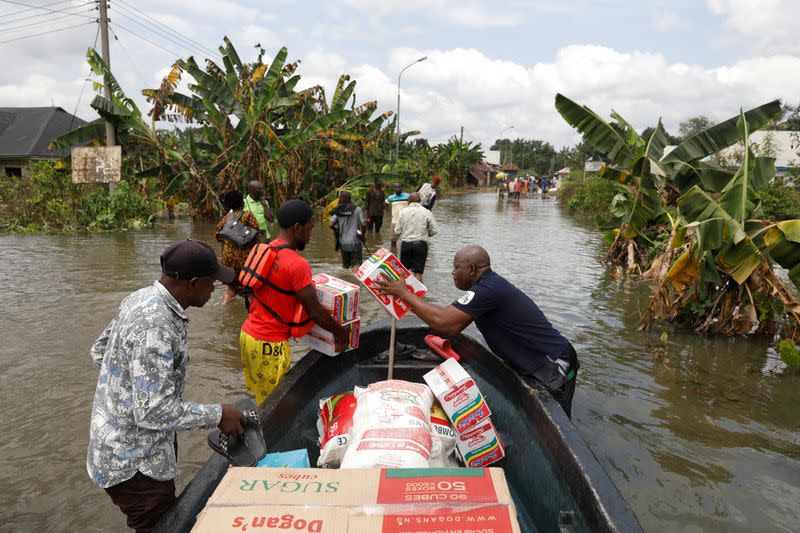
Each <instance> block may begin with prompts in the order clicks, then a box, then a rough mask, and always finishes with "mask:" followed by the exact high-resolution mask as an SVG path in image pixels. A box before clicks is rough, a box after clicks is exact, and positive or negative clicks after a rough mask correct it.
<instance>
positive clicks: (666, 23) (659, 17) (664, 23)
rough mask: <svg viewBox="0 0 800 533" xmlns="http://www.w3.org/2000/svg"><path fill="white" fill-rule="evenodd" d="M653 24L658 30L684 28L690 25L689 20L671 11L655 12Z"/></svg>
mask: <svg viewBox="0 0 800 533" xmlns="http://www.w3.org/2000/svg"><path fill="white" fill-rule="evenodd" d="M653 24H654V26H655V27H656V29H657V30H658V31H670V30H683V29H686V28H688V27H689V22H687V21H686V20H684V19H683V18H682V17H681V16H680V15H679V14H677V13H674V12H669V11H662V12H659V13H656V14H654V15H653Z"/></svg>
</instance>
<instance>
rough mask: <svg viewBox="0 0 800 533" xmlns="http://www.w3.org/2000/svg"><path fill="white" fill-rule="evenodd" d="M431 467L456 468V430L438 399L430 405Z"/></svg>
mask: <svg viewBox="0 0 800 533" xmlns="http://www.w3.org/2000/svg"><path fill="white" fill-rule="evenodd" d="M431 438H432V440H433V445H432V447H431V460H430V465H431V468H456V467H459V466H461V465H460V464H459V462H458V460H457V459H456V432H455V430H453V426H452V425H451V424H450V420H449V419H448V418H447V414H445V412H444V409H442V405H441V404H440V403H439V401H438V400H436V401H434V402H433V406H432V407H431Z"/></svg>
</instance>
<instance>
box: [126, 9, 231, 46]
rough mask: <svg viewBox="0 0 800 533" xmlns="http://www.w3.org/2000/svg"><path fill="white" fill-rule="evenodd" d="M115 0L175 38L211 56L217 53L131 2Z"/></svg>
mask: <svg viewBox="0 0 800 533" xmlns="http://www.w3.org/2000/svg"><path fill="white" fill-rule="evenodd" d="M117 1H118V2H119V3H120V4H122V6H123V9H125V10H128V12H130V11H135V12H136V13H139V14H140V15H142V17H144V19H145V20H148V21H150V22H152V23H153V24H156V25H157V26H161V27H162V28H164V29H166V30H167V31H168V32H170V33H172V34H174V35H175V36H176V37H177V38H179V39H181V40H183V41H184V42H186V43H188V44H191V45H193V46H195V47H196V48H198V49H200V50H202V51H204V52H205V53H207V54H210V55H211V56H215V55H216V54H217V50H214V49H212V48H209V47H207V46H205V45H203V44H202V43H200V42H199V41H196V40H194V39H192V38H191V37H189V36H187V35H185V34H183V33H181V32H179V31H177V30H175V29H173V28H172V27H170V26H168V25H167V24H164V23H163V22H161V21H160V20H158V19H156V18H154V17H152V16H150V15H148V14H147V13H145V12H144V11H142V10H140V9H137V8H136V7H135V6H132V5H131V4H129V3H128V2H126V1H125V0H117Z"/></svg>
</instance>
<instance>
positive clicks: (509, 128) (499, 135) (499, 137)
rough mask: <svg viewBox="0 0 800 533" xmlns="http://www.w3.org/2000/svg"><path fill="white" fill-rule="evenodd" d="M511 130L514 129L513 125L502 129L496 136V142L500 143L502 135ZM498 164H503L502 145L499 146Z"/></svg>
mask: <svg viewBox="0 0 800 533" xmlns="http://www.w3.org/2000/svg"><path fill="white" fill-rule="evenodd" d="M513 129H514V125H513V124H512V125H511V126H509V127H507V128H504V129H503V131H501V132H500V133H499V134H498V135H497V140H498V141H502V140H503V139H501V137H502V136H503V134H504V133H505V132H507V131H508V130H513ZM512 150H513V148H512ZM500 164H501V165H502V164H503V145H502V144H500Z"/></svg>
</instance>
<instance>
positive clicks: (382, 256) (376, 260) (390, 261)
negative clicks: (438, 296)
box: [356, 248, 428, 318]
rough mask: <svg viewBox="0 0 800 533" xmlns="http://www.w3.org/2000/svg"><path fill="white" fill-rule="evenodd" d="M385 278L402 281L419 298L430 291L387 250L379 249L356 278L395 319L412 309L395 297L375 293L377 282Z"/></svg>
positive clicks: (360, 268)
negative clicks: (380, 278)
mask: <svg viewBox="0 0 800 533" xmlns="http://www.w3.org/2000/svg"><path fill="white" fill-rule="evenodd" d="M380 276H384V277H386V278H388V279H390V280H402V281H404V282H405V284H406V287H407V288H408V290H409V291H410V292H412V293H414V294H415V295H417V296H423V295H424V294H425V293H426V292H428V289H427V288H425V285H423V284H422V283H421V282H420V281H419V280H418V279H417V278H415V277H414V275H413V274H412V273H411V272H410V271H409V270H408V269H407V268H406V267H404V266H403V264H402V263H401V262H400V260H399V259H398V258H397V257H396V256H395V255H394V254H392V253H391V252H390V251H389V250H387V249H386V248H378V249H377V250H376V251H375V253H374V254H372V255H371V256H370V257H369V258H368V259H367V260H366V261H364V262H363V263H362V264H361V266H360V267H358V270H356V277H357V278H358V279H359V280H360V281H361V283H363V284H364V286H365V287H366V288H367V290H368V291H369V293H370V294H371V295H372V296H374V297H375V298H377V300H378V301H379V302H380V303H381V305H383V307H384V309H386V312H387V313H389V314H390V315H391V316H393V317H394V318H403V316H404V315H405V314H406V313H408V311H409V309H410V307H409V306H408V304H407V303H406V302H404V301H403V300H401V299H399V298H395V297H394V296H381V295H379V294H378V293H377V292H376V291H375V280H376V279H378V278H379V277H380Z"/></svg>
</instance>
